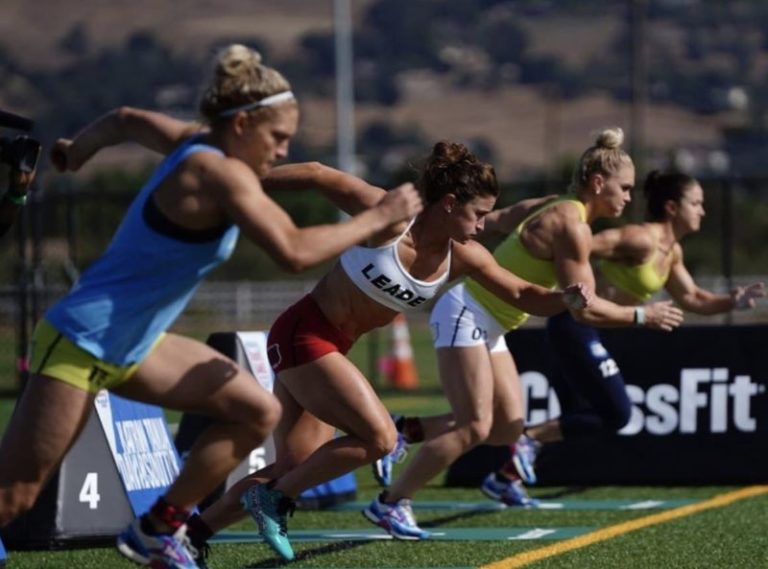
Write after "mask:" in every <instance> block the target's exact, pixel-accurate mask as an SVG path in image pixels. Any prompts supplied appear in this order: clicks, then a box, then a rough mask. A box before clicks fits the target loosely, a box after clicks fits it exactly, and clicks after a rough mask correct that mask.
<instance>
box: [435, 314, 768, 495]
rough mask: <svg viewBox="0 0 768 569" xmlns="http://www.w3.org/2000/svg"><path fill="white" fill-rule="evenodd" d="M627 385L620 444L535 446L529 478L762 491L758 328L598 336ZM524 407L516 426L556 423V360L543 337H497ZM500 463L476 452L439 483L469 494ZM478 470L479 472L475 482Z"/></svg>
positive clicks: (499, 456)
mask: <svg viewBox="0 0 768 569" xmlns="http://www.w3.org/2000/svg"><path fill="white" fill-rule="evenodd" d="M600 335H601V337H602V340H603V345H604V346H605V348H606V349H607V350H608V352H609V353H610V354H611V355H612V356H613V359H614V360H615V361H616V363H617V364H618V366H619V368H620V369H621V371H622V374H623V376H624V379H625V381H626V383H627V393H628V394H629V397H630V400H631V401H632V416H631V419H630V422H629V424H628V425H627V426H626V427H625V428H624V429H622V431H621V433H620V434H617V435H612V436H601V437H599V438H584V439H576V438H574V439H570V440H565V441H561V442H557V443H551V444H549V445H545V446H544V447H543V449H542V451H541V452H540V454H539V457H538V460H537V464H536V471H537V474H538V478H539V483H540V484H543V485H547V484H549V485H554V484H752V483H765V482H766V481H768V453H766V450H767V446H768V444H767V443H768V393H766V386H767V385H768V358H767V357H766V356H767V355H768V348H767V346H766V343H765V340H766V337H768V327H767V326H712V327H708V326H700V327H684V328H681V329H679V330H676V331H675V332H672V333H663V332H656V331H651V330H644V329H615V330H602V331H601V332H600ZM506 339H507V344H508V346H509V349H510V351H511V352H512V355H513V356H514V358H515V362H516V363H517V366H518V370H519V372H520V375H521V380H522V385H523V390H524V395H525V400H526V402H527V406H526V410H527V416H526V422H527V424H529V425H532V424H537V423H541V422H543V421H545V420H547V419H550V418H554V417H557V416H558V415H559V403H558V402H557V398H556V396H555V394H554V391H553V390H552V389H551V388H550V386H549V378H550V377H551V376H552V374H553V373H556V371H557V370H556V367H555V366H556V365H557V362H556V358H553V357H552V356H553V354H552V350H551V347H550V345H549V342H548V340H547V334H546V331H545V330H518V331H515V332H511V333H509V334H508V335H507V337H506ZM508 456H509V451H508V449H506V448H501V447H497V448H491V447H480V448H478V449H475V450H473V451H471V452H470V453H468V454H467V455H465V456H464V457H462V458H461V459H459V460H458V461H457V462H456V463H455V464H454V465H453V466H451V468H450V469H449V471H448V474H447V476H446V483H447V484H450V485H475V484H478V483H479V482H480V481H481V480H482V478H483V477H484V476H485V475H486V474H487V473H488V471H489V470H488V469H491V468H495V467H498V466H500V465H501V464H502V463H503V462H504V461H505V460H506V459H507V458H508ZM480 470H482V472H480Z"/></svg>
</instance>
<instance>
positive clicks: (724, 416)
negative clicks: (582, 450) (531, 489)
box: [521, 367, 766, 436]
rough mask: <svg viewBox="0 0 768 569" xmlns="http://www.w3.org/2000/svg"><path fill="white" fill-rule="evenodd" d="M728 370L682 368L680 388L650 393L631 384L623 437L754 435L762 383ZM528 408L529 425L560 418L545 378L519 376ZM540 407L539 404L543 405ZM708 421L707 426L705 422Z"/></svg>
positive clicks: (657, 388) (658, 388)
mask: <svg viewBox="0 0 768 569" xmlns="http://www.w3.org/2000/svg"><path fill="white" fill-rule="evenodd" d="M729 378H730V372H729V370H728V368H724V367H718V368H684V369H682V370H680V385H679V386H675V385H671V384H668V383H659V384H656V385H652V386H650V387H648V388H647V390H646V389H643V388H642V387H640V386H638V385H627V395H628V396H629V399H630V401H631V402H632V413H631V416H630V420H629V423H628V424H627V426H626V427H624V428H623V429H622V430H621V431H620V434H622V435H636V434H638V433H640V432H642V431H645V432H646V433H649V434H652V435H660V436H663V435H669V434H671V433H675V432H678V433H681V434H692V433H697V432H699V433H701V432H709V433H726V432H728V431H737V432H744V433H752V432H755V431H756V430H757V418H756V417H755V416H754V414H753V411H752V401H753V398H754V397H756V396H757V395H760V394H763V393H765V389H766V386H765V384H764V383H763V382H756V381H753V380H752V378H751V377H750V376H748V375H737V376H734V377H733V378H732V379H730V381H729ZM521 380H522V382H523V390H524V394H525V397H526V408H527V409H528V420H527V423H528V424H531V425H535V424H537V423H541V422H543V421H545V420H547V419H549V418H554V417H557V416H559V414H560V406H559V403H558V402H557V397H556V396H555V394H554V390H552V389H551V388H550V387H549V381H548V380H547V377H546V376H545V375H543V374H542V373H540V372H537V371H528V372H525V373H523V374H521ZM543 400H545V401H546V406H547V409H546V410H545V409H540V408H536V405H535V404H534V403H535V402H536V401H543ZM539 406H540V404H539ZM705 416H706V417H707V419H706V423H704V424H701V419H702V418H703V417H705Z"/></svg>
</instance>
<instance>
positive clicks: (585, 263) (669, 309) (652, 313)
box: [552, 220, 683, 331]
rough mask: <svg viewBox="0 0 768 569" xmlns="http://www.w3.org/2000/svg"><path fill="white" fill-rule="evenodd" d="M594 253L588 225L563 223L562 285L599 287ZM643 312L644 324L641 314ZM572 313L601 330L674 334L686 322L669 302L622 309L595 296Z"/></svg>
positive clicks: (557, 256)
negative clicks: (592, 259) (633, 329)
mask: <svg viewBox="0 0 768 569" xmlns="http://www.w3.org/2000/svg"><path fill="white" fill-rule="evenodd" d="M591 250H592V231H591V230H590V228H589V226H588V225H587V224H586V223H577V222H573V220H571V222H570V223H563V224H562V226H561V227H560V228H559V229H558V232H557V234H556V236H555V239H554V243H553V248H552V251H553V255H554V261H555V271H556V273H557V278H558V281H559V282H560V283H561V284H562V283H571V282H583V283H585V284H586V285H587V286H588V287H590V289H593V288H594V286H595V275H594V273H593V272H592V267H591V265H590V264H589V254H590V251H591ZM638 310H640V311H641V313H642V317H641V318H642V322H638V315H639V314H640V313H639V312H638ZM571 314H572V315H573V317H574V318H575V319H576V320H578V321H579V322H583V323H584V324H589V325H590V326H597V327H600V328H617V327H627V326H632V325H634V324H639V325H642V326H645V327H648V328H655V329H659V330H666V331H670V330H672V329H674V328H677V327H678V326H679V325H680V324H681V323H682V321H683V313H682V311H681V310H680V309H679V308H676V307H674V306H672V303H671V302H669V301H665V302H654V303H651V304H648V305H646V306H644V307H642V308H641V309H637V308H635V307H633V306H620V305H618V304H615V303H613V302H610V301H609V300H605V299H604V298H600V297H595V298H594V300H593V301H592V302H591V303H590V304H589V306H587V307H586V308H582V309H571Z"/></svg>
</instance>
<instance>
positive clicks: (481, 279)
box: [454, 241, 592, 316]
mask: <svg viewBox="0 0 768 569" xmlns="http://www.w3.org/2000/svg"><path fill="white" fill-rule="evenodd" d="M454 254H455V259H456V263H455V264H456V266H457V270H459V271H461V272H463V273H464V274H466V275H467V276H470V277H472V278H473V279H475V280H476V281H477V282H478V283H480V284H481V285H483V287H485V288H486V289H488V290H489V291H491V292H492V293H493V294H495V295H496V296H498V297H499V298H500V299H501V300H503V301H504V302H506V303H508V304H511V305H512V306H514V307H515V308H518V309H520V310H522V311H523V312H527V313H528V314H534V315H536V316H552V315H554V314H558V313H559V312H562V311H563V310H566V309H568V308H569V307H584V306H586V305H588V304H589V303H590V302H591V299H592V290H591V289H589V288H588V287H586V286H584V285H583V284H580V283H573V284H572V285H570V286H567V287H565V290H552V289H548V288H545V287H543V286H539V285H537V284H534V283H531V282H528V281H526V280H524V279H521V278H520V277H518V276H517V275H515V274H513V273H511V272H509V271H507V270H506V269H504V268H503V267H501V266H500V265H499V264H498V263H497V262H496V259H495V258H494V257H493V255H492V254H491V253H490V252H489V251H488V250H487V249H485V248H484V247H483V246H482V245H479V244H478V243H475V242H473V241H469V242H468V243H465V244H463V245H458V244H457V245H454Z"/></svg>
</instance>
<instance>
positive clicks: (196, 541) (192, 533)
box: [187, 514, 213, 549]
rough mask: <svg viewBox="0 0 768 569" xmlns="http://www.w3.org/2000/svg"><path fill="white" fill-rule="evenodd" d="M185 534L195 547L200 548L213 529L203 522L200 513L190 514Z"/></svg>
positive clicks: (209, 537)
mask: <svg viewBox="0 0 768 569" xmlns="http://www.w3.org/2000/svg"><path fill="white" fill-rule="evenodd" d="M187 535H188V536H189V539H190V540H191V541H192V545H194V546H195V548H196V549H201V548H202V547H203V545H205V543H206V542H207V541H208V540H209V539H211V536H212V535H213V530H212V529H211V528H210V526H209V525H208V524H207V523H205V520H203V518H202V517H200V514H192V516H191V517H190V518H189V519H188V520H187Z"/></svg>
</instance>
